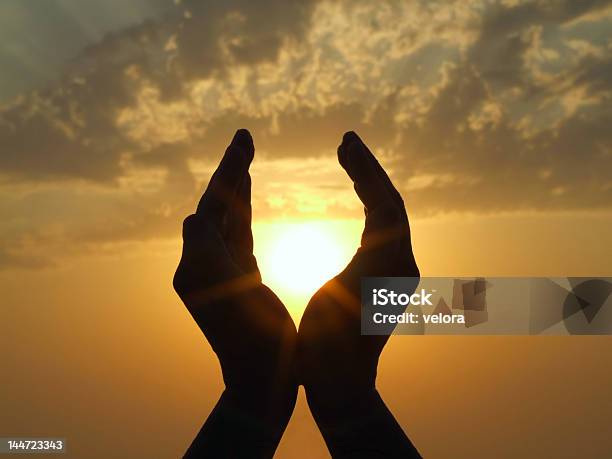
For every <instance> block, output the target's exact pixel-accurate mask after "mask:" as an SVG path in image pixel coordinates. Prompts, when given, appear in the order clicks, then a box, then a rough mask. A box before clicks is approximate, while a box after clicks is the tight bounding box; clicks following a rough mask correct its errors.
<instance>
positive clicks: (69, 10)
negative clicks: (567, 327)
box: [0, 0, 612, 458]
mask: <svg viewBox="0 0 612 459" xmlns="http://www.w3.org/2000/svg"><path fill="white" fill-rule="evenodd" d="M611 21H612V10H611V8H610V6H609V3H608V2H598V1H593V2H570V1H559V2H544V1H535V0H534V1H505V0H504V1H499V2H481V1H478V0H474V1H466V2H459V1H458V2H445V3H443V4H439V5H436V4H434V3H433V2H424V1H423V2H417V1H414V2H401V3H394V2H383V3H380V4H377V5H376V6H374V5H373V4H372V3H370V2H365V1H364V2H342V1H339V2H335V1H330V2H328V1H304V2H287V1H280V0H279V1H276V0H266V1H265V2H263V3H260V2H257V5H255V2H247V1H235V2H223V3H218V2H206V1H205V2H195V1H192V0H183V1H182V2H173V1H170V0H168V1H166V0H137V1H133V2H129V5H128V4H126V2H123V1H121V0H108V1H105V2H95V1H93V0H91V1H81V0H79V1H77V0H62V1H60V0H53V1H48V2H23V1H21V0H4V1H2V2H0V43H2V47H0V67H1V68H2V69H3V70H2V72H1V73H0V215H1V218H0V292H1V299H0V355H1V356H2V375H3V376H2V383H1V385H0V388H1V389H2V390H0V413H2V414H0V436H6V435H20V436H23V435H57V436H64V437H66V438H67V440H68V449H69V457H83V456H84V455H87V457H101V458H102V457H111V456H112V457H126V458H127V457H175V456H177V455H179V454H180V453H182V452H183V451H184V449H185V448H186V446H187V445H188V444H189V442H190V441H191V439H192V438H193V436H194V434H195V432H196V431H197V429H199V427H200V426H201V424H202V423H203V422H204V419H205V417H206V415H207V413H208V412H209V410H210V408H211V407H212V405H213V404H214V403H215V401H216V399H217V396H218V394H219V391H220V390H221V376H220V370H219V367H218V363H217V362H216V359H215V358H214V355H213V354H212V352H211V350H210V348H209V346H208V344H207V343H206V342H205V339H204V338H203V336H202V335H201V333H200V331H199V330H198V329H197V327H196V325H195V324H194V323H193V321H192V319H191V318H190V316H189V315H188V313H187V311H186V310H185V308H184V307H183V306H182V305H181V304H180V301H179V299H178V298H177V297H176V295H175V294H174V292H173V291H172V289H171V278H172V274H173V271H174V268H175V266H176V263H177V261H178V254H179V250H180V240H179V237H180V226H181V221H182V219H183V217H184V216H185V215H186V214H187V213H189V212H192V211H193V209H194V206H195V203H196V202H197V198H198V195H199V194H200V193H201V191H202V189H203V187H204V186H205V184H206V182H207V180H208V178H209V176H210V174H211V171H212V170H213V168H214V167H215V165H216V163H217V161H218V160H219V158H220V156H221V155H222V153H223V151H224V148H225V146H226V145H227V143H228V141H229V140H230V138H231V135H232V134H233V132H234V131H235V129H236V128H239V127H246V128H249V129H251V132H252V133H253V136H254V140H255V146H256V159H255V161H254V163H253V166H252V167H253V169H252V175H253V210H254V233H255V245H256V248H255V250H256V254H257V256H258V259H259V263H260V265H261V267H262V273H263V276H264V279H265V280H269V281H270V284H271V285H273V286H274V287H275V289H276V290H277V291H278V292H279V294H280V296H281V297H282V298H283V299H285V300H286V302H287V304H288V307H289V308H290V310H291V313H292V315H293V317H294V318H295V319H296V320H299V317H300V315H301V311H302V309H303V307H304V306H305V301H306V299H307V298H308V292H307V291H301V292H298V293H296V292H295V291H294V290H292V289H291V288H289V287H287V286H284V284H283V281H282V277H279V276H278V273H276V274H275V269H278V265H279V263H280V262H279V261H278V260H284V262H285V263H287V265H286V269H287V270H291V269H293V268H295V265H292V264H291V260H297V259H298V258H297V257H299V256H300V254H299V252H296V253H290V254H285V253H284V251H285V250H286V249H285V248H284V246H283V248H282V250H281V251H282V252H283V254H282V256H281V255H278V253H279V252H278V250H279V249H278V241H279V240H283V238H284V237H286V236H287V234H289V235H290V234H291V231H289V233H288V229H291V230H292V231H293V230H296V228H297V226H296V225H299V224H300V223H307V225H312V224H313V223H312V222H319V223H316V224H317V225H318V224H320V225H322V228H323V229H322V232H323V233H324V234H325V235H326V237H328V238H329V241H331V243H332V244H336V245H337V247H336V248H337V249H338V253H337V254H336V255H335V256H334V257H335V258H334V259H333V260H331V259H329V260H324V259H322V260H321V263H322V264H324V266H323V268H324V269H325V270H328V271H329V272H332V271H333V270H334V269H336V266H337V265H338V264H339V265H342V263H343V262H345V261H346V260H348V258H349V257H350V255H351V253H352V250H353V249H354V248H356V244H357V241H358V239H359V235H360V231H361V225H362V209H361V205H360V203H359V201H358V200H357V198H356V196H355V195H354V192H353V190H352V184H351V183H350V181H349V179H348V178H347V177H346V175H345V173H344V172H343V171H342V169H341V168H340V167H339V165H338V164H337V160H336V157H335V149H336V147H337V145H338V144H339V143H340V139H341V135H342V133H343V132H344V131H345V130H348V129H354V130H356V131H357V132H358V133H359V134H360V135H362V137H363V139H364V140H365V141H366V142H367V143H368V145H369V146H370V147H371V149H372V150H373V151H374V152H375V153H376V154H377V156H378V157H379V158H380V160H381V163H382V164H383V165H384V166H385V168H386V169H387V170H388V171H389V174H390V176H391V178H392V179H393V181H394V183H395V184H396V186H397V187H398V189H399V190H400V192H401V193H402V195H403V197H404V199H405V202H406V207H407V209H408V213H409V215H410V217H411V226H412V232H413V244H414V250H415V254H416V258H417V261H418V263H419V266H420V268H421V272H422V274H423V275H425V276H522V277H526V276H559V277H562V276H610V275H612V271H611V268H610V261H609V260H610V250H609V247H610V246H612V231H610V229H611V228H612V211H611V207H610V203H612V182H611V181H610V172H611V171H612V162H611V160H612V150H611V145H612V138H611V137H610V135H611V134H610V132H612V131H610V129H609V126H610V125H611V121H612V120H611V113H610V107H611V104H610V97H611V96H612V82H611V81H610V75H612V72H610V71H609V68H610V62H611V60H610V59H611V53H610V50H611V49H612V45H611V42H610V38H609V37H610V33H609V32H610V24H611ZM289 247H291V244H290V245H289ZM297 248H299V247H297ZM329 251H330V250H328V252H329ZM302 256H303V257H304V256H306V255H305V254H304V253H302ZM275 257H276V258H275ZM332 261H333V263H332ZM315 274H316V273H315ZM319 274H321V273H319ZM611 350H612V341H610V340H609V339H608V338H606V337H515V338H504V337H408V336H395V337H393V338H392V339H391V341H390V344H389V345H388V347H387V348H386V350H385V352H384V354H383V357H382V362H381V368H380V371H379V374H380V378H379V387H380V389H381V392H382V393H383V395H384V398H385V399H386V401H387V402H388V404H389V406H390V407H391V409H392V411H393V412H394V413H395V414H396V415H397V418H398V420H399V421H400V423H401V424H402V425H403V426H404V427H405V429H406V431H407V433H408V434H409V435H410V436H411V438H412V439H413V442H414V443H415V444H416V445H417V447H418V448H419V449H420V450H421V452H422V453H423V454H424V455H425V457H449V456H451V455H452V456H453V457H470V458H473V457H482V458H488V457H517V456H527V457H534V458H535V457H545V456H546V457H559V458H562V457H577V456H581V457H603V456H604V455H605V453H607V452H608V451H610V450H611V449H612V439H610V437H609V435H607V433H606V431H607V430H609V429H607V428H606V426H607V422H608V419H609V418H610V416H611V415H612V401H611V400H612V399H611V398H610V397H609V394H608V392H609V387H610V386H611V385H612V371H610V370H609V365H607V361H608V360H609V355H610V351H611ZM92 445H96V448H95V451H94V450H93V449H92ZM116 448H120V452H119V453H117V450H116ZM296 451H298V452H304V451H308V457H309V458H310V457H313V458H316V457H326V452H325V448H324V445H323V442H322V439H321V437H320V434H319V433H318V432H317V431H316V428H315V425H314V422H313V421H312V419H311V417H310V414H309V412H308V410H307V407H306V406H305V403H304V400H303V397H302V396H301V395H300V400H299V403H298V407H297V408H296V411H295V413H294V416H293V418H292V421H291V423H290V425H289V427H288V430H287V433H286V435H285V437H284V438H283V441H282V443H281V446H280V449H279V453H278V457H281V458H290V457H300V456H299V453H298V455H297V456H296V453H295V452H296ZM96 455H97V456H96ZM304 457H305V456H304Z"/></svg>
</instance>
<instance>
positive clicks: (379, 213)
mask: <svg viewBox="0 0 612 459" xmlns="http://www.w3.org/2000/svg"><path fill="white" fill-rule="evenodd" d="M338 159H339V161H340V164H341V165H342V167H343V168H344V169H345V170H346V172H347V174H348V175H349V177H350V178H351V179H352V180H353V182H354V187H355V191H356V192H357V195H358V196H359V198H360V199H361V201H362V202H363V204H364V207H365V215H366V221H365V229H364V231H363V235H362V238H361V247H360V248H359V249H358V250H357V253H356V254H355V256H354V257H353V259H352V260H351V262H350V263H349V264H348V266H347V267H346V268H345V269H344V271H342V272H341V273H340V274H338V275H337V276H336V277H335V278H333V279H332V280H330V281H329V282H327V283H326V284H325V285H324V286H323V287H321V289H319V291H317V292H316V294H315V295H314V296H313V297H312V299H311V300H310V302H309V304H308V306H307V308H306V310H305V312H304V316H303V317H302V321H301V323H300V327H299V332H298V358H299V360H298V364H299V373H300V376H301V382H303V384H304V386H305V387H306V388H307V389H309V388H310V389H312V390H316V391H317V392H319V391H333V392H337V393H339V394H346V393H347V391H351V390H362V389H373V388H374V381H375V378H376V367H377V364H378V357H379V355H380V353H381V351H382V349H383V347H384V345H385V343H386V342H387V340H388V336H361V334H360V329H361V327H360V312H361V309H360V295H361V278H362V277H376V276H404V277H419V269H418V267H417V264H416V261H415V259H414V255H413V253H412V245H411V242H410V228H409V226H408V217H407V215H406V209H405V207H404V202H403V200H402V198H401V196H400V194H399V192H398V191H397V190H396V189H395V187H394V186H393V184H392V183H391V180H390V179H389V177H388V175H387V174H386V172H385V171H384V170H383V168H382V167H381V165H380V164H379V163H378V161H377V160H376V158H375V157H374V155H373V154H372V153H371V152H370V150H369V149H368V148H367V147H366V146H365V144H364V143H363V142H362V141H361V139H360V138H359V137H358V136H357V134H355V133H354V132H347V133H346V134H345V135H344V137H343V139H342V143H341V145H340V146H339V147H338Z"/></svg>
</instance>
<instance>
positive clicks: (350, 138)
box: [342, 131, 361, 145]
mask: <svg viewBox="0 0 612 459" xmlns="http://www.w3.org/2000/svg"><path fill="white" fill-rule="evenodd" d="M355 141H357V142H361V139H360V138H359V136H358V135H357V133H356V132H355V131H347V132H345V133H344V135H343V136H342V144H343V145H349V144H350V143H352V142H355Z"/></svg>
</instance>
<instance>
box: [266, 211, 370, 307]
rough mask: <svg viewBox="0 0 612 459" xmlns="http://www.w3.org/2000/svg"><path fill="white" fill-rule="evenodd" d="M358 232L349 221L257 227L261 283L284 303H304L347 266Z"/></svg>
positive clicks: (272, 224) (354, 248)
mask: <svg viewBox="0 0 612 459" xmlns="http://www.w3.org/2000/svg"><path fill="white" fill-rule="evenodd" d="M359 232H360V231H359V228H358V227H356V226H355V225H354V223H352V222H325V221H313V222H298V223H293V222H289V223H286V222H283V223H267V224H261V225H256V226H255V227H254V233H255V234H254V237H255V248H256V256H257V260H258V263H259V268H260V270H261V273H262V277H263V280H264V282H265V283H266V284H267V285H268V286H269V287H270V288H271V289H272V290H274V291H275V292H276V293H277V294H278V295H279V296H280V297H281V298H282V299H284V300H286V301H289V302H291V300H300V302H303V301H307V300H308V298H309V296H310V295H312V294H313V293H314V292H315V291H316V290H317V289H318V288H319V287H321V286H322V285H323V284H324V283H325V282H327V281H328V280H329V279H331V278H332V277H333V276H335V275H336V274H338V273H339V272H340V271H342V269H343V268H344V267H345V266H346V263H347V262H348V261H349V260H350V258H351V256H352V254H353V253H354V252H355V250H356V248H357V246H356V240H358V235H359ZM303 306H305V304H304V305H303ZM303 306H302V308H303Z"/></svg>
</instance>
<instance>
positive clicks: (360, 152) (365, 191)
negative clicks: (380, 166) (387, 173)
mask: <svg viewBox="0 0 612 459" xmlns="http://www.w3.org/2000/svg"><path fill="white" fill-rule="evenodd" d="M369 156H370V154H369V153H368V152H367V151H366V149H365V146H364V145H363V142H361V139H359V137H358V136H357V134H355V133H354V132H347V133H346V134H345V135H344V137H343V139H342V144H341V145H340V147H338V160H339V162H340V165H341V166H342V167H343V168H344V169H345V170H346V172H347V174H348V175H349V177H350V178H351V180H353V182H354V184H355V191H356V192H357V195H358V196H359V199H361V202H363V205H364V206H365V207H366V209H368V210H369V211H372V210H374V209H376V208H377V207H379V206H381V205H389V204H390V203H392V202H393V200H392V198H391V196H390V195H389V193H388V192H387V189H386V186H385V184H384V182H383V180H381V178H380V177H379V174H378V172H377V170H376V168H375V164H374V163H373V162H372V161H371V159H370V157H369Z"/></svg>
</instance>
